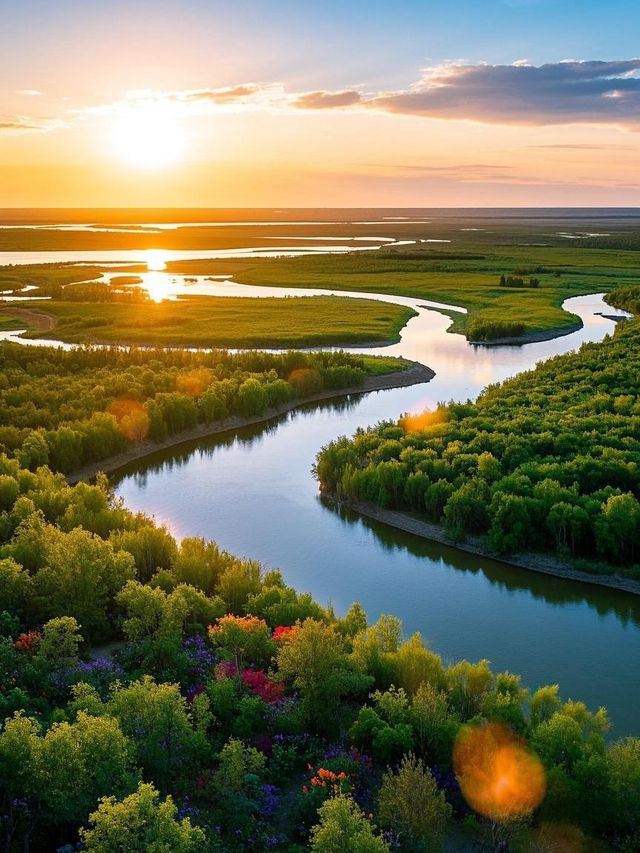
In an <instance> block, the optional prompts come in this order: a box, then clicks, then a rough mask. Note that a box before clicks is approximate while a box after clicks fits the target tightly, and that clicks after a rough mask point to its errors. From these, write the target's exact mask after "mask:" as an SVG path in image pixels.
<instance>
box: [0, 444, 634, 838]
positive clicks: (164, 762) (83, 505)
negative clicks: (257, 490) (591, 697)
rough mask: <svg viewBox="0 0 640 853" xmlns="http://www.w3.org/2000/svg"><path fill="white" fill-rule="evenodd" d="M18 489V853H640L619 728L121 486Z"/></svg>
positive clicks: (61, 481)
mask: <svg viewBox="0 0 640 853" xmlns="http://www.w3.org/2000/svg"><path fill="white" fill-rule="evenodd" d="M33 469H35V470H33ZM0 472H1V473H0V509H1V512H0V543H1V544H0V601H2V607H3V612H2V613H1V614H0V636H1V638H0V711H1V715H0V716H1V717H2V718H3V719H4V723H3V725H2V727H1V730H0V778H2V785H1V786H0V836H1V843H2V846H3V849H4V850H6V851H11V853H13V851H15V853H18V851H20V853H24V851H28V853H36V851H50V850H57V851H64V853H71V851H73V850H77V849H81V850H83V851H88V853H141V851H148V853H158V851H169V850H170V851H178V853H196V851H198V853H200V852H201V851H246V850H250V849H251V850H255V851H268V850H283V851H284V850H288V851H297V850H300V851H302V850H306V849H311V850H315V851H319V853H334V851H336V850H344V851H347V853H362V851H365V853H366V851H370V853H385V851H433V850H437V849H439V848H440V846H441V845H442V843H443V842H447V841H451V840H452V839H453V840H454V841H455V843H456V844H458V845H460V844H462V843H464V842H469V843H477V844H483V845H485V846H486V848H487V849H495V850H503V849H506V848H507V845H509V849H511V850H515V851H518V850H522V851H528V850H533V849H535V850H541V851H554V850H561V849H562V850H565V849H573V850H578V849H589V850H603V851H604V850H608V849H612V848H615V849H617V850H621V851H633V850H636V849H637V846H636V842H637V838H638V833H639V832H640V784H639V782H640V740H638V739H637V738H625V739H622V740H618V741H613V742H612V741H610V740H608V739H607V731H608V729H609V720H608V717H607V714H606V711H605V710H604V709H598V710H596V711H591V710H589V709H588V708H586V707H585V706H584V705H583V704H582V703H580V702H576V701H565V700H564V699H563V698H561V694H560V690H559V687H558V685H546V686H541V687H539V688H538V689H536V690H534V691H529V690H528V689H527V688H526V687H525V686H524V685H522V684H521V682H520V678H519V677H518V676H517V675H515V674H513V673H509V672H501V673H494V672H492V670H491V669H490V667H489V664H488V662H487V661H479V662H475V663H472V662H469V661H466V660H463V661H458V662H456V663H451V664H448V663H445V662H444V661H443V660H442V659H441V658H440V657H439V656H438V655H437V654H436V653H435V652H434V651H432V650H430V649H429V648H428V647H426V646H425V644H424V642H423V640H422V638H421V636H420V635H419V634H415V635H413V636H411V637H408V638H407V637H404V636H403V633H402V626H401V624H400V621H399V620H398V619H397V618H395V617H393V616H391V615H386V616H382V617H380V619H379V620H378V621H377V622H376V623H375V624H373V625H370V624H368V623H367V618H366V616H365V614H364V612H363V610H362V608H361V607H360V606H359V605H358V604H357V603H355V604H353V605H352V607H351V608H350V609H349V610H348V612H347V613H346V614H345V615H344V616H342V617H338V616H336V614H335V613H333V612H332V611H331V609H328V608H324V607H321V606H320V605H319V604H317V603H316V602H315V601H313V600H312V598H311V597H310V596H309V595H306V594H301V593H297V592H296V591H294V590H293V589H292V588H290V587H288V586H287V585H286V584H285V583H284V582H283V579H282V577H281V575H280V573H279V572H277V571H273V570H269V571H267V570H266V569H265V568H264V567H262V566H261V565H260V564H259V563H257V562H255V561H252V560H245V559H238V558H236V557H233V556H232V555H230V554H228V553H225V552H223V551H221V550H220V549H218V548H217V547H216V545H215V544H214V543H213V542H207V541H204V540H202V539H198V538H186V539H183V540H182V541H181V542H180V543H179V544H178V543H177V542H176V541H175V540H174V539H173V537H172V536H171V535H170V534H169V533H168V531H167V530H166V529H164V528H162V527H158V526H156V525H155V524H154V523H153V522H152V521H151V520H150V519H149V518H147V517H145V516H143V515H140V514H137V515H135V514H132V513H131V512H130V511H128V510H127V509H126V508H125V507H124V506H123V505H122V503H121V502H119V501H116V500H114V499H113V497H112V495H111V493H110V491H109V488H108V486H107V482H106V479H105V478H104V477H103V476H101V477H99V478H98V480H97V482H96V483H95V484H93V485H90V484H88V483H80V484H78V485H76V486H70V485H68V484H67V482H66V481H65V478H64V476H63V475H62V474H56V473H54V472H52V471H51V470H50V469H49V468H47V467H45V466H38V467H36V465H35V464H34V463H32V464H31V466H30V467H29V466H27V467H21V463H20V462H19V461H18V459H12V458H9V457H8V456H6V455H2V456H0ZM505 762H506V763H505ZM492 773H494V774H496V778H495V779H494V780H493V781H492V779H491V774H492ZM487 774H489V777H487ZM505 774H506V775H505ZM507 780H508V781H507ZM566 845H571V846H570V847H569V848H568V847H567V846H566ZM587 845H588V846H587ZM454 849H457V848H454Z"/></svg>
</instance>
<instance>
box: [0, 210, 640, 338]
mask: <svg viewBox="0 0 640 853" xmlns="http://www.w3.org/2000/svg"><path fill="white" fill-rule="evenodd" d="M166 213H167V216H166V217H164V216H163V215H161V214H160V213H159V212H157V211H156V212H155V213H154V211H139V212H137V213H136V214H135V215H134V214H132V213H131V212H129V213H128V214H127V212H123V211H119V212H118V211H115V212H114V211H111V212H110V211H105V212H102V213H99V214H98V213H97V212H95V211H93V212H91V211H84V212H82V211H81V212H78V214H77V216H76V219H77V221H85V222H103V223H116V222H119V223H128V222H136V221H137V222H139V223H143V222H155V221H162V220H163V219H167V220H168V219H170V218H171V217H170V215H169V213H170V212H166ZM268 214H269V212H266V213H265V212H260V211H253V212H252V211H244V212H240V213H239V212H237V211H236V212H233V211H217V212H216V211H214V212H211V211H209V212H206V211H203V212H201V213H198V212H197V211H193V212H190V213H185V212H182V215H180V214H179V212H173V214H172V215H173V216H174V219H177V221H188V220H189V219H191V220H193V219H194V218H198V216H200V217H201V218H204V220H205V221H213V220H218V221H219V222H220V221H224V218H225V217H227V218H228V219H229V220H230V221H234V220H239V219H243V218H246V217H255V219H256V221H257V220H260V219H266V220H268V219H269V218H270V217H269V215H268ZM43 215H44V214H43ZM280 215H282V218H283V220H285V219H288V218H289V219H295V218H298V219H301V220H312V219H316V220H318V219H322V218H323V217H324V218H326V219H328V220H332V221H327V222H321V221H315V222H310V224H306V225H303V224H299V223H296V222H284V221H283V223H282V224H279V225H251V224H246V223H245V224H242V225H237V226H231V225H222V226H218V227H190V228H185V227H183V228H177V229H175V230H167V231H159V232H158V233H144V231H142V230H141V231H140V232H139V233H126V232H117V231H114V232H75V231H53V230H51V231H48V230H45V231H42V230H40V231H38V230H36V229H15V230H13V229H5V230H2V231H1V232H0V250H2V249H7V250H25V249H32V250H45V249H51V250H55V249H58V250H65V249H67V250H69V249H74V250H82V249H119V248H120V249H132V248H155V249H162V248H164V249H199V250H201V249H205V248H208V249H211V251H212V253H213V252H214V251H216V250H218V249H225V248H233V247H238V246H277V245H282V246H285V245H287V243H288V244H289V245H291V244H294V245H296V246H302V245H304V240H303V239H302V240H301V239H299V238H304V237H319V238H322V237H330V236H333V237H341V238H342V241H343V242H342V243H341V245H354V246H356V245H360V246H362V245H363V244H362V243H359V244H357V243H350V242H345V238H356V237H357V238H363V237H371V236H377V237H388V238H389V237H392V238H394V239H396V240H410V241H413V242H412V243H411V244H410V245H404V246H396V247H393V248H383V249H382V250H380V251H373V252H361V253H352V254H348V255H337V254H333V255H332V254H322V255H315V256H305V257H298V258H285V257H278V258H255V259H250V260H247V259H242V260H240V259H231V258H225V259H218V260H205V261H180V262H173V263H170V264H169V269H170V270H171V271H172V272H176V273H185V274H192V275H195V274H202V275H208V274H211V275H213V274H223V273H224V274H231V275H233V277H234V279H235V280H236V281H239V282H242V283H245V284H262V285H269V286H272V287H326V288H331V289H338V290H356V291H370V292H376V293H393V294H398V295H404V296H411V297H416V298H423V299H432V300H437V301H442V302H448V303H453V304H455V305H459V306H463V307H465V308H467V310H468V312H469V313H468V315H467V316H464V315H460V314H457V315H454V316H453V319H454V323H453V325H452V327H451V329H450V331H452V332H459V333H465V332H466V331H467V329H468V327H469V325H470V324H474V325H475V326H476V327H477V326H478V324H479V323H480V325H481V324H482V323H485V324H493V325H498V326H499V325H500V324H504V325H505V326H507V325H508V324H509V323H518V324H521V327H522V332H523V334H537V333H541V332H543V333H544V332H549V331H550V330H558V331H563V330H564V331H566V330H567V329H568V328H570V327H572V326H574V325H575V324H576V323H577V318H576V317H574V316H573V315H571V314H568V313H567V312H565V311H563V310H562V309H561V307H560V306H561V304H562V302H563V301H564V300H565V299H566V298H567V297H570V296H579V295H583V294H587V293H594V292H601V291H607V290H610V289H611V288H612V287H615V286H617V285H634V284H638V283H640V254H639V253H638V249H640V236H639V234H640V232H639V231H638V228H637V221H636V220H634V219H633V218H632V217H628V216H624V215H618V214H614V213H611V214H607V213H606V212H599V213H598V214H597V215H596V213H595V212H586V213H575V212H574V213H573V214H572V215H571V216H569V215H562V214H560V213H558V214H555V213H554V214H553V215H551V214H547V215H545V216H542V215H540V214H537V213H535V212H531V213H530V214H524V213H523V214H513V213H512V214H510V215H508V216H507V215H504V214H500V213H495V215H494V214H491V213H490V212H485V213H484V214H483V215H475V216H474V215H473V214H471V213H468V214H465V213H460V214H458V215H453V214H447V213H442V212H440V213H437V212H434V213H433V218H432V219H431V220H430V221H424V222H412V221H407V222H389V221H378V220H379V218H380V216H381V213H380V212H379V211H378V212H376V211H344V212H340V211H337V212H336V211H326V212H321V211H311V212H310V211H283V212H278V218H279V217H280ZM68 216H71V214H70V213H69V214H68ZM416 216H417V214H416ZM136 217H137V218H136ZM349 217H351V219H349ZM62 218H63V216H62V214H61V213H60V212H51V221H62ZM368 220H369V222H367V221H368ZM16 221H17V220H16ZM292 238H298V239H297V240H296V242H295V243H293V240H292ZM426 240H436V241H443V242H442V243H430V242H423V241H426ZM308 245H314V244H313V243H309V244H308ZM315 245H316V246H317V245H318V244H317V243H316V244H315ZM141 269H143V267H141V266H140V265H138V266H135V265H132V266H130V267H128V268H127V270H126V272H127V273H136V272H138V271H140V270H141ZM97 272H98V269H97V268H96V267H93V268H91V267H89V266H88V265H87V266H86V267H84V268H77V267H73V268H71V267H69V266H67V267H62V266H58V267H57V268H56V267H49V268H46V267H39V268H36V267H31V268H27V269H25V268H20V267H12V268H8V267H7V268H4V269H2V268H0V289H9V288H11V287H16V286H17V284H19V283H20V282H23V283H35V284H38V285H39V286H40V287H41V293H42V294H43V295H44V294H46V295H51V296H54V297H59V296H60V291H59V288H58V286H59V285H64V284H67V283H69V282H70V281H78V280H82V279H83V278H84V279H87V278H90V277H95V275H96V274H97ZM501 275H507V276H509V275H516V276H523V277H525V278H528V277H529V276H530V275H533V276H535V277H536V278H537V279H539V282H540V286H539V287H538V288H536V289H530V288H523V289H512V288H505V287H499V280H500V276H501ZM319 305H320V303H315V305H314V311H315V316H314V315H313V312H308V311H307V310H306V309H305V308H303V307H301V306H300V307H299V310H297V311H295V312H294V311H293V309H292V308H291V306H289V308H288V309H286V310H287V311H289V312H291V313H287V314H286V315H282V314H281V309H280V307H279V306H280V303H275V302H274V303H271V302H270V303H261V304H260V305H255V304H253V305H252V304H251V303H246V302H245V303H243V305H242V306H239V307H241V308H242V311H239V310H238V307H235V306H233V307H232V306H230V305H228V306H227V308H228V310H229V311H231V313H232V315H233V316H232V317H230V318H229V317H226V316H225V317H223V318H222V319H221V320H218V316H219V315H218V313H217V312H218V311H220V310H222V309H221V308H220V309H219V308H217V307H216V308H215V310H214V309H213V303H212V304H211V311H210V312H206V313H205V314H202V316H199V317H196V316H195V314H198V315H200V314H201V313H202V310H203V309H202V305H201V304H200V305H199V306H198V308H194V307H193V304H192V306H191V308H189V310H188V312H187V314H185V318H186V319H185V325H188V324H191V325H192V327H193V328H192V329H190V331H189V333H188V334H187V330H186V328H183V327H181V325H180V320H179V319H178V318H171V319H170V320H169V325H168V326H167V327H160V326H158V327H154V328H153V330H152V332H153V334H154V335H158V336H159V337H154V338H153V340H154V342H155V341H158V342H166V343H177V342H181V343H192V344H196V343H202V342H203V341H206V342H207V343H211V342H213V341H215V342H216V343H218V344H220V345H222V344H223V343H224V344H226V345H229V346H233V345H238V344H241V343H244V344H246V345H249V346H258V345H265V344H267V343H274V344H275V343H278V344H280V345H285V346H305V345H313V344H317V343H336V342H338V343H360V342H364V341H366V340H368V341H372V340H394V339H395V338H396V337H397V331H398V329H399V328H400V326H401V325H402V323H401V322H400V318H401V315H400V314H398V313H397V312H396V309H394V308H391V307H389V308H388V309H384V311H383V312H382V315H381V316H378V315H379V309H378V308H373V307H372V306H371V304H368V305H367V307H366V308H365V307H363V308H362V309H361V306H360V304H355V305H353V304H349V305H345V306H344V310H342V308H341V307H339V305H336V304H335V303H330V302H326V303H323V305H322V316H321V317H320V315H319V312H320V308H319V307H318V306H319ZM274 309H276V311H275V313H274ZM55 310H56V311H58V310H59V311H60V319H61V322H60V327H59V330H57V331H60V332H61V333H62V334H64V335H74V336H76V337H74V338H67V339H74V340H75V339H81V336H82V334H83V333H84V332H86V333H87V335H94V334H95V335H96V337H98V332H99V337H100V339H109V340H112V339H113V338H111V337H109V338H107V334H109V335H111V334H114V335H117V334H118V333H119V332H121V331H123V332H126V333H127V334H128V335H129V337H131V336H132V334H133V333H134V331H136V330H134V329H131V330H130V329H129V325H128V323H127V322H126V318H125V317H124V316H123V319H122V321H120V320H116V318H115V316H114V317H113V321H112V322H109V323H108V324H106V325H104V326H103V327H101V328H99V329H98V327H95V326H94V327H92V326H91V325H86V326H84V327H83V326H82V322H81V320H80V319H78V317H76V319H75V321H71V323H69V318H68V316H66V315H64V316H63V314H64V312H66V310H67V309H63V308H60V309H58V308H57V307H56V308H55ZM95 310H96V309H95V306H93V307H92V306H90V305H89V304H88V303H87V306H86V307H85V308H80V307H78V304H76V305H75V306H74V310H73V311H71V314H76V315H79V316H80V315H82V320H87V321H88V320H89V317H88V316H87V315H90V314H91V312H93V311H95ZM109 311H113V312H114V314H115V313H116V312H118V311H122V309H121V308H117V307H113V306H112V307H111V308H110V309H109ZM167 313H170V309H167ZM223 313H224V312H223ZM404 316H405V317H406V316H407V315H406V314H405V315H404ZM107 319H110V318H109V317H107ZM221 323H222V324H223V325H224V328H222V329H221V328H219V325H220V324H221ZM398 323H400V325H398ZM293 324H295V326H294V325H293ZM349 325H351V326H352V328H349ZM245 327H246V329H247V337H246V338H244V339H243V340H240V339H239V336H240V335H242V334H244V332H243V331H242V330H243V329H244V328H245ZM83 328H84V332H83ZM148 331H149V330H147V329H144V330H142V329H140V330H137V334H139V335H144V336H146V335H147V333H148ZM211 335H213V337H211ZM136 340H140V341H141V339H139V338H137V337H136ZM144 340H145V341H146V340H147V338H146V337H145V338H144Z"/></svg>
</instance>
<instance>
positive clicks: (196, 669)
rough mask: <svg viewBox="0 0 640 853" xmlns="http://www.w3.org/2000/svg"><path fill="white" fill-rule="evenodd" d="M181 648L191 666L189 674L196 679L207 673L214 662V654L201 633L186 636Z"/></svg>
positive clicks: (203, 676)
mask: <svg viewBox="0 0 640 853" xmlns="http://www.w3.org/2000/svg"><path fill="white" fill-rule="evenodd" d="M183 648H184V651H185V654H186V655H187V659H188V661H189V664H190V666H191V675H192V676H193V677H194V678H196V679H200V678H205V677H206V676H207V675H209V673H210V672H211V668H212V667H213V665H214V664H215V662H216V655H215V652H214V651H213V650H212V649H210V648H209V647H208V646H207V641H206V640H205V638H204V637H203V636H202V635H201V634H195V635H194V636H193V637H187V639H186V640H185V641H184V642H183Z"/></svg>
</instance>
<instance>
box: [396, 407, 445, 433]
mask: <svg viewBox="0 0 640 853" xmlns="http://www.w3.org/2000/svg"><path fill="white" fill-rule="evenodd" d="M445 422H446V412H445V410H444V409H436V410H435V412H429V411H426V412H422V413H421V414H419V415H405V416H404V417H403V418H402V419H401V420H400V426H401V427H402V428H403V430H404V431H405V432H426V431H427V430H429V429H431V428H432V427H434V426H439V425H440V424H443V423H445Z"/></svg>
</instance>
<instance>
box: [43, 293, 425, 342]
mask: <svg viewBox="0 0 640 853" xmlns="http://www.w3.org/2000/svg"><path fill="white" fill-rule="evenodd" d="M32 304H33V307H34V308H36V309H37V310H39V311H43V312H45V313H46V314H48V315H50V316H51V317H53V318H54V320H55V327H54V328H52V329H51V330H50V331H48V332H45V333H43V332H40V331H34V332H32V333H31V335H32V336H33V337H43V335H44V336H45V337H50V338H57V339H59V340H64V341H69V342H72V343H129V344H140V345H148V346H196V347H207V346H209V347H215V346H217V347H249V348H250V347H265V346H266V347H268V346H278V347H305V346H314V345H347V344H360V343H363V344H364V343H368V342H371V341H394V340H398V336H399V332H400V329H401V328H402V327H403V326H404V325H405V323H406V322H407V321H408V320H409V319H410V318H411V317H412V316H413V314H414V312H413V311H412V310H411V309H409V308H401V307H399V306H397V305H388V304H383V303H380V302H374V301H372V300H366V299H362V300H360V299H358V300H351V299H341V298H340V297H331V296H327V297H323V296H321V297H309V298H299V299H296V298H290V297H289V298H284V299H279V298H273V299H244V298H233V297H210V296H202V297H198V296H193V297H188V298H185V299H180V300H176V301H166V302H160V303H155V302H150V301H131V302H108V303H97V302H75V301H73V302H66V301H62V300H57V299H53V300H47V301H46V302H45V301H44V300H43V301H36V302H34V303H32Z"/></svg>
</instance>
